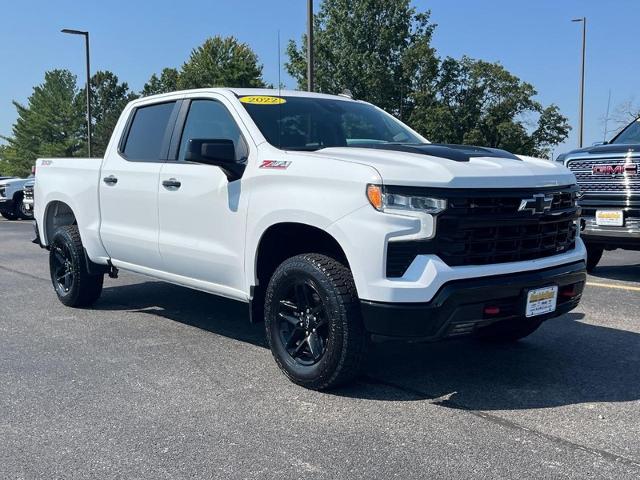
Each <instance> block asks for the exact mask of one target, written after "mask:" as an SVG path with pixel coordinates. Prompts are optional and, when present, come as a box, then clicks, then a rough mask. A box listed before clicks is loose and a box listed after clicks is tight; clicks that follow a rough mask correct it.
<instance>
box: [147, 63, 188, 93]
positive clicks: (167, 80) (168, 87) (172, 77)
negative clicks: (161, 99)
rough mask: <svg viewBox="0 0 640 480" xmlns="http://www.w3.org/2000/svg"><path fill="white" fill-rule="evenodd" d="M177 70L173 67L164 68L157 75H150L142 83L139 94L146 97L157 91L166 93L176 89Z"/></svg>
mask: <svg viewBox="0 0 640 480" xmlns="http://www.w3.org/2000/svg"><path fill="white" fill-rule="evenodd" d="M178 75H179V74H178V70H176V69H175V68H164V69H162V73H161V74H160V76H159V77H158V76H157V75H156V74H155V73H154V74H153V75H151V78H149V81H147V83H145V84H144V87H143V88H142V92H140V95H141V96H142V97H148V96H149V95H156V94H159V93H168V92H173V91H175V90H178Z"/></svg>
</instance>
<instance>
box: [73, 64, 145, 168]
mask: <svg viewBox="0 0 640 480" xmlns="http://www.w3.org/2000/svg"><path fill="white" fill-rule="evenodd" d="M135 98H137V95H136V94H135V93H133V92H131V91H130V90H129V85H127V83H126V82H122V83H120V82H119V80H118V77H117V75H115V74H114V73H112V72H108V71H98V72H96V73H95V75H93V76H92V77H91V117H92V122H91V124H92V132H91V155H92V156H93V157H101V156H103V155H104V152H105V150H106V148H107V145H108V143H109V139H110V138H111V133H112V132H113V129H114V128H115V126H116V123H117V122H118V118H119V117H120V114H121V113H122V110H124V107H126V105H127V103H129V102H130V101H131V100H133V99H135ZM76 108H78V109H79V110H80V111H81V112H83V114H84V115H86V113H85V112H86V88H83V89H82V90H81V91H80V92H79V93H78V95H77V96H76ZM81 135H82V137H83V146H82V155H86V154H87V145H86V144H87V142H86V138H87V128H86V123H85V122H83V123H82V130H81Z"/></svg>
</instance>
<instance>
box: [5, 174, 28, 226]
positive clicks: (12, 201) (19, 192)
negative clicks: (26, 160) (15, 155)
mask: <svg viewBox="0 0 640 480" xmlns="http://www.w3.org/2000/svg"><path fill="white" fill-rule="evenodd" d="M32 180H33V179H32V178H9V179H5V180H0V215H2V216H3V217H4V218H6V219H7V220H17V219H19V218H22V219H24V220H32V219H33V212H32V211H30V210H26V209H25V208H24V203H23V199H24V192H23V190H24V186H25V185H26V184H27V183H29V182H31V181H32Z"/></svg>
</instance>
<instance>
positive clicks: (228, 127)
mask: <svg viewBox="0 0 640 480" xmlns="http://www.w3.org/2000/svg"><path fill="white" fill-rule="evenodd" d="M196 138H197V139H216V140H232V141H233V145H234V146H235V150H236V160H237V161H238V162H244V161H246V159H247V155H248V154H249V152H248V149H247V145H246V143H245V141H244V138H243V137H242V133H241V132H240V128H239V127H238V125H237V124H236V122H235V120H234V119H233V117H232V116H231V114H230V113H229V111H228V110H227V109H226V107H225V106H224V105H223V104H222V103H220V102H218V101H216V100H193V101H192V102H191V105H190V106H189V113H188V115H187V121H186V122H185V124H184V130H183V131H182V138H181V139H180V149H179V150H178V160H180V161H182V160H184V157H185V155H186V153H187V145H188V144H189V140H191V139H196Z"/></svg>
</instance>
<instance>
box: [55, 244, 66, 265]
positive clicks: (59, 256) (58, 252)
mask: <svg viewBox="0 0 640 480" xmlns="http://www.w3.org/2000/svg"><path fill="white" fill-rule="evenodd" d="M53 255H54V256H55V257H56V260H57V261H58V263H60V264H61V265H64V262H66V261H67V259H66V258H64V256H63V255H62V253H61V250H60V248H58V247H56V249H55V250H54V252H53Z"/></svg>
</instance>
